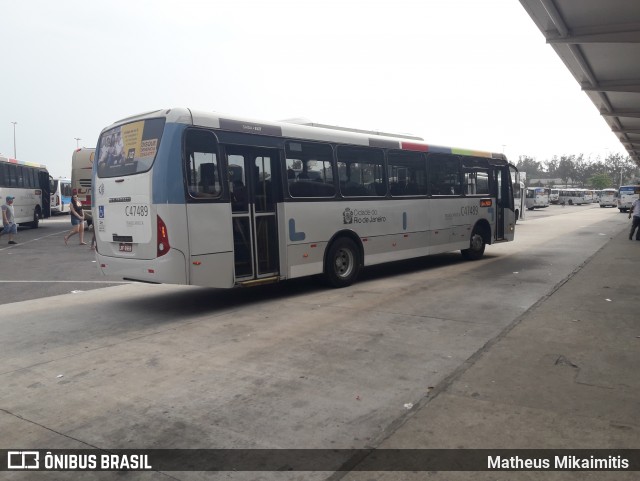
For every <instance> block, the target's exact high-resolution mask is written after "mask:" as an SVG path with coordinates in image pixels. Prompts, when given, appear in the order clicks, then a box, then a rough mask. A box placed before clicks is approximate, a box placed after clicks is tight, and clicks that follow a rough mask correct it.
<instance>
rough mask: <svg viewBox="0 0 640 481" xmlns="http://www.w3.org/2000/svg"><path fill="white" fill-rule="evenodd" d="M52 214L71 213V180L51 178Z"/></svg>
mask: <svg viewBox="0 0 640 481" xmlns="http://www.w3.org/2000/svg"><path fill="white" fill-rule="evenodd" d="M50 185H51V213H52V214H53V213H56V214H63V213H65V212H69V204H71V179H64V178H62V177H61V178H59V179H54V178H51V181H50Z"/></svg>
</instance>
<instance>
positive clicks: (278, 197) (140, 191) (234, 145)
mask: <svg viewBox="0 0 640 481" xmlns="http://www.w3.org/2000/svg"><path fill="white" fill-rule="evenodd" d="M95 159H96V161H95V162H94V168H93V199H94V202H93V214H94V224H95V230H96V239H97V253H96V256H97V260H98V265H99V268H100V270H101V271H102V272H103V273H104V274H114V275H119V276H121V277H124V278H125V279H133V280H138V281H144V282H155V283H173V284H191V285H199V286H211V287H219V288H230V287H234V286H249V285H255V284H261V283H267V282H274V281H279V280H284V279H292V278H297V277H302V276H310V275H315V274H323V275H324V276H325V277H326V279H327V280H328V281H329V283H330V284H331V285H333V286H335V287H343V286H347V285H350V284H351V283H353V282H354V281H355V280H356V278H357V276H358V272H359V270H360V269H361V267H362V266H369V265H374V264H379V263H383V262H390V261H397V260H402V259H409V258H415V257H419V256H425V255H429V254H436V253H442V252H447V251H452V250H458V249H460V250H461V251H462V254H463V255H464V257H466V258H468V259H479V258H480V257H481V256H482V255H483V253H484V250H485V246H486V245H487V244H495V243H499V242H506V241H511V240H513V238H514V229H515V225H514V224H515V215H514V205H513V189H512V183H511V178H510V167H511V168H514V167H513V166H511V165H510V164H509V163H508V162H507V160H506V158H505V157H504V155H502V154H491V153H487V152H476V151H470V150H460V149H452V148H447V147H437V146H433V145H428V144H426V143H424V142H423V141H422V140H421V139H418V138H415V137H408V136H404V137H403V136H393V135H390V134H382V135H381V134H379V133H375V132H366V131H361V130H357V131H356V130H351V131H350V130H349V129H344V128H331V127H329V126H317V125H300V124H294V123H287V122H261V121H255V120H250V119H244V118H240V117H232V116H226V115H218V114H212V113H204V112H197V111H191V110H188V109H170V110H159V111H155V112H151V113H147V114H143V115H139V116H136V117H131V118H128V119H124V120H122V121H120V122H117V123H115V124H113V125H111V126H109V127H107V128H105V129H104V130H103V131H102V133H101V135H100V139H99V141H98V147H97V150H96V157H95Z"/></svg>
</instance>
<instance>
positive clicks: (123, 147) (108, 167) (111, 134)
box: [96, 119, 164, 178]
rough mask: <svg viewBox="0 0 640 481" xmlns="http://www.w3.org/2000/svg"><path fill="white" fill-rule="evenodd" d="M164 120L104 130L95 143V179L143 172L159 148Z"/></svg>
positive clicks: (148, 167)
mask: <svg viewBox="0 0 640 481" xmlns="http://www.w3.org/2000/svg"><path fill="white" fill-rule="evenodd" d="M163 130H164V119H148V120H140V121H137V122H131V123H128V124H124V125H121V126H119V127H115V128H113V129H111V130H107V131H106V132H104V133H103V134H102V135H101V136H100V140H99V142H98V152H97V154H96V158H97V159H98V177H102V178H105V177H119V176H122V175H131V174H139V173H141V172H146V171H147V170H149V169H150V168H151V166H152V165H153V161H154V160H155V158H156V153H157V152H158V148H159V147H160V139H161V138H162V132H163Z"/></svg>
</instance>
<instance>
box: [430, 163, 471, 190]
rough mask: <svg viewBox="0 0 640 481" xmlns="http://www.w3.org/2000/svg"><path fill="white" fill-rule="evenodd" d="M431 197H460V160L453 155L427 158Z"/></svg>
mask: <svg viewBox="0 0 640 481" xmlns="http://www.w3.org/2000/svg"><path fill="white" fill-rule="evenodd" d="M427 165H428V167H427V168H428V171H429V185H430V188H431V192H430V194H431V195H460V194H462V185H461V182H460V158H459V157H458V156H457V155H451V154H429V155H428V156H427Z"/></svg>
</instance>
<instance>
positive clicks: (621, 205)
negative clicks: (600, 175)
mask: <svg viewBox="0 0 640 481" xmlns="http://www.w3.org/2000/svg"><path fill="white" fill-rule="evenodd" d="M638 196H640V185H621V186H620V188H619V189H618V209H620V212H627V211H628V210H629V209H630V208H631V205H632V204H633V201H634V200H636V199H637V198H638Z"/></svg>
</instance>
